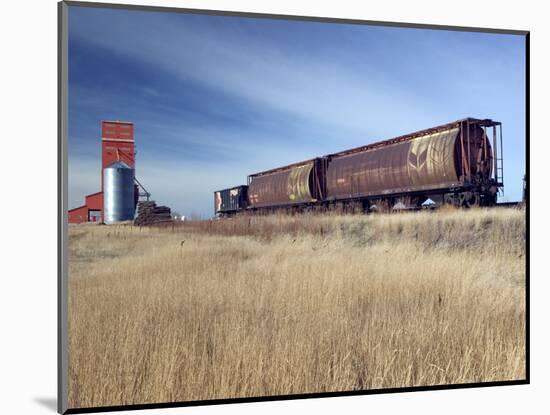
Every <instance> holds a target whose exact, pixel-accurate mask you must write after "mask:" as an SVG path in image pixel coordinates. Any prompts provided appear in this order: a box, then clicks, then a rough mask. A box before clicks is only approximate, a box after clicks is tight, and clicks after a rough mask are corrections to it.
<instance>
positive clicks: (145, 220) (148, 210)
mask: <svg viewBox="0 0 550 415" xmlns="http://www.w3.org/2000/svg"><path fill="white" fill-rule="evenodd" d="M137 213H138V214H137V217H136V218H135V219H134V225H137V226H147V225H155V224H157V223H166V222H171V221H172V214H171V212H170V208H169V207H168V206H157V204H156V203H155V202H154V201H152V200H151V201H146V202H138V205H137Z"/></svg>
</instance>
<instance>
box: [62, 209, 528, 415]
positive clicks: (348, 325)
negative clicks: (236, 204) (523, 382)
mask: <svg viewBox="0 0 550 415" xmlns="http://www.w3.org/2000/svg"><path fill="white" fill-rule="evenodd" d="M524 218H525V213H524V212H523V211H521V210H515V209H502V210H471V211H448V212H437V213H426V212H419V213H408V214H399V215H372V216H312V217H307V216H300V217H284V216H276V217H262V218H251V219H249V218H239V219H236V220H229V221H218V222H213V223H209V222H196V223H192V224H187V225H185V226H183V227H175V228H173V229H172V228H171V227H168V228H164V229H155V228H143V229H140V228H135V227H131V226H118V227H117V226H76V227H70V230H69V234H70V244H69V246H70V266H69V273H70V276H69V282H70V290H69V343H70V344H69V372H70V376H69V379H70V385H69V403H70V406H71V407H90V406H104V405H122V404H138V403H152V402H169V401H188V400H204V399H215V398H233V397H250V396H268V395H279V394H295V393H309V392H326V391H349V390H358V389H372V388H387V387H400V386H418V385H436V384H448V383H465V382H482V381H499V380H511V379H523V378H524V377H525V288H524V283H525V271H524V270H525V219H524Z"/></svg>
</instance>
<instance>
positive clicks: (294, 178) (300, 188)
mask: <svg viewBox="0 0 550 415" xmlns="http://www.w3.org/2000/svg"><path fill="white" fill-rule="evenodd" d="M313 165H314V162H313V161H312V162H309V163H306V164H303V165H300V166H294V167H290V168H288V169H285V170H281V171H276V172H273V173H267V174H261V175H255V176H251V180H250V184H249V186H248V203H249V206H251V207H263V206H282V205H292V204H296V203H306V202H311V201H312V200H313V199H314V198H313V196H312V195H313V192H312V189H311V181H312V178H311V173H312V170H313Z"/></svg>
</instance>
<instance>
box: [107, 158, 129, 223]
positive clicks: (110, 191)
mask: <svg viewBox="0 0 550 415" xmlns="http://www.w3.org/2000/svg"><path fill="white" fill-rule="evenodd" d="M103 173H104V176H103V179H104V186H105V192H104V210H103V212H104V221H105V223H114V222H120V221H124V220H132V219H134V214H135V195H134V169H132V168H130V167H128V166H127V165H126V164H124V163H123V162H120V161H118V162H116V163H113V164H112V165H110V166H109V167H107V168H106V169H104V170H103Z"/></svg>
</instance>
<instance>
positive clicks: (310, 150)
mask: <svg viewBox="0 0 550 415" xmlns="http://www.w3.org/2000/svg"><path fill="white" fill-rule="evenodd" d="M69 9H70V14H69V205H70V207H75V206H78V205H81V204H82V203H83V198H84V195H86V194H89V193H93V192H96V191H98V190H100V188H101V183H100V180H101V179H100V177H101V176H100V167H101V150H100V137H101V131H100V121H101V120H103V119H108V120H117V119H118V120H123V121H132V122H134V123H135V138H136V147H137V156H136V175H137V177H138V179H139V180H140V181H141V182H142V183H143V184H144V185H145V186H146V187H147V188H148V190H149V191H150V192H151V193H152V194H153V198H154V199H155V200H156V201H157V203H159V204H166V205H168V206H170V207H172V209H173V210H176V211H178V212H180V213H182V214H185V215H190V214H196V215H201V216H203V217H209V216H211V215H212V214H213V191H214V190H218V189H220V188H226V187H230V186H233V185H238V184H245V183H246V176H247V175H248V174H250V173H254V172H257V171H261V170H265V169H269V168H273V167H277V166H282V165H285V164H288V163H292V162H296V161H300V160H303V159H308V158H311V157H315V156H320V155H323V154H328V153H333V152H336V151H340V150H344V149H347V148H351V147H356V146H359V145H364V144H368V143H370V142H374V141H379V140H382V139H386V138H392V137H395V136H398V135H401V134H405V133H409V132H413V131H416V130H419V129H423V128H428V127H432V126H435V125H438V124H443V123H447V122H450V121H454V120H456V119H460V118H464V117H467V116H471V117H476V118H492V119H495V120H498V121H501V122H502V123H503V137H504V156H505V160H504V167H505V177H504V182H505V193H504V197H503V198H502V199H501V200H510V201H511V200H518V199H519V198H521V189H522V177H523V174H524V172H525V162H524V160H525V63H524V61H525V58H524V57H525V41H524V37H523V36H518V35H497V34H486V33H465V32H451V31H435V30H421V29H408V28H407V29H404V28H388V27H376V26H366V25H350V24H335V23H316V22H298V21H284V20H270V19H256V18H243V17H228V16H225V17H224V16H200V15H187V14H175V13H161V12H144V11H135V10H131V11H129V10H110V9H98V8H83V7H74V6H73V7H70V8H69Z"/></svg>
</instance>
